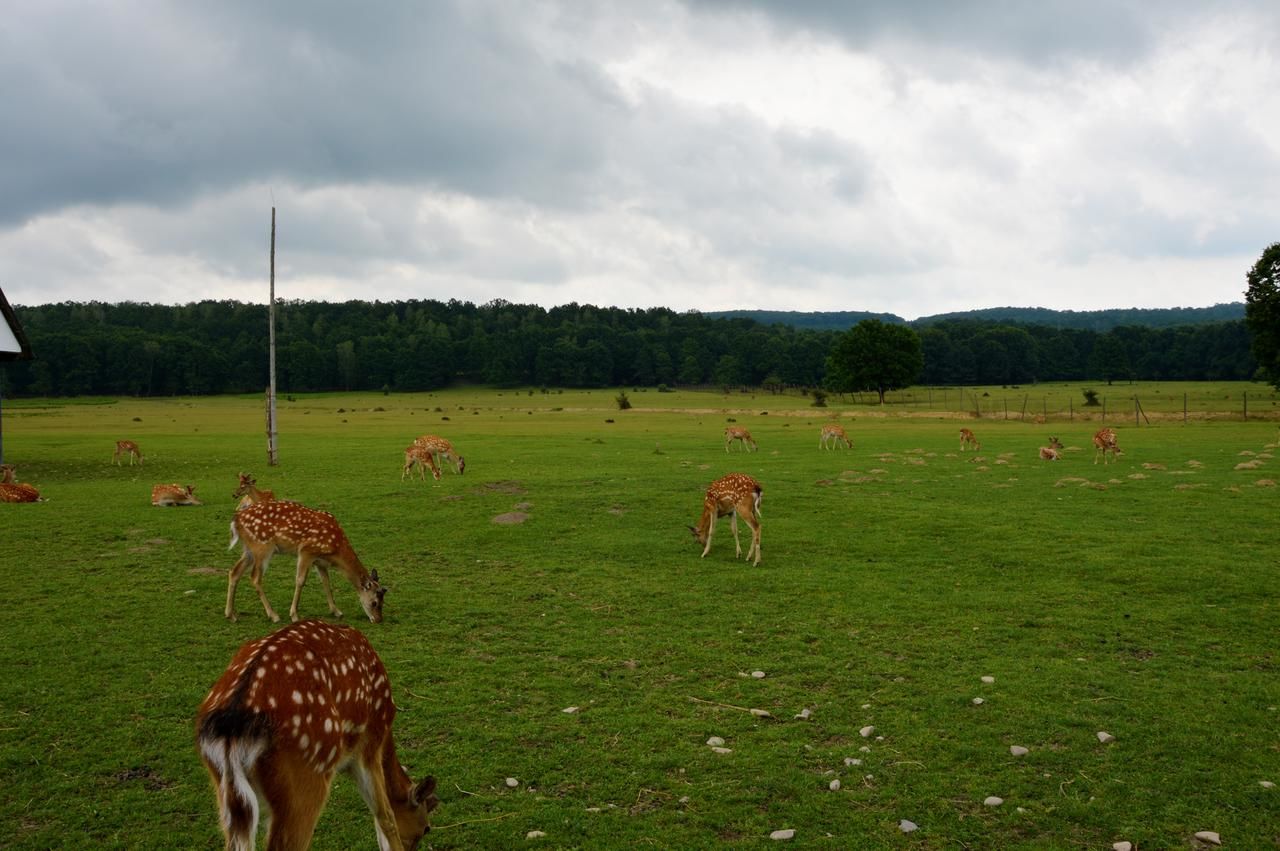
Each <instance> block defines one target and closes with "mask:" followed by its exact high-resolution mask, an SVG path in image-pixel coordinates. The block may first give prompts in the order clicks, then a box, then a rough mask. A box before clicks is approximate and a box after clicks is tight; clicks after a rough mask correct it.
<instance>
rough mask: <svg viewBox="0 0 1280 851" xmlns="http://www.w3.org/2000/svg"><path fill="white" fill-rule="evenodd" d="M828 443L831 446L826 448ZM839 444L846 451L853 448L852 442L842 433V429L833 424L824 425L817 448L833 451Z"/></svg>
mask: <svg viewBox="0 0 1280 851" xmlns="http://www.w3.org/2000/svg"><path fill="white" fill-rule="evenodd" d="M828 443H830V444H831V445H830V446H828V445H827V444H828ZM840 443H843V444H844V445H845V448H846V449H852V448H853V441H851V440H849V435H847V434H845V433H844V428H842V427H841V426H838V425H835V424H834V423H831V424H828V425H824V426H823V427H822V437H821V438H820V439H819V440H818V448H819V449H835V448H836V446H837V445H838V444H840Z"/></svg>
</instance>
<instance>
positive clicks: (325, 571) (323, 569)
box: [315, 561, 342, 618]
mask: <svg viewBox="0 0 1280 851" xmlns="http://www.w3.org/2000/svg"><path fill="white" fill-rule="evenodd" d="M315 568H316V573H318V574H320V584H321V585H323V586H324V598H325V600H327V601H328V603H329V614H331V615H333V616H334V617H335V618H340V617H342V612H341V611H339V610H338V604H337V603H335V602H334V601H333V586H332V585H330V584H329V568H328V566H327V565H325V564H324V563H323V562H320V561H317V562H316V563H315Z"/></svg>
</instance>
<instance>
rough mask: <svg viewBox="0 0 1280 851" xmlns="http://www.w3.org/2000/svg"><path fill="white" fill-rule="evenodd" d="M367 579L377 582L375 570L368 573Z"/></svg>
mask: <svg viewBox="0 0 1280 851" xmlns="http://www.w3.org/2000/svg"><path fill="white" fill-rule="evenodd" d="M369 577H370V578H371V579H372V580H373V581H374V582H377V581H378V571H377V570H376V569H375V570H373V571H371V572H370V573H369Z"/></svg>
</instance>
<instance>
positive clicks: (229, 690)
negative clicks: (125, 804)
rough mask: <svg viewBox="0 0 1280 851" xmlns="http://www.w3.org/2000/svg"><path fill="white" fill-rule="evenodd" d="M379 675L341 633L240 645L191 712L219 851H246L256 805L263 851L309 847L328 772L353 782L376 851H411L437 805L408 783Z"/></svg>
mask: <svg viewBox="0 0 1280 851" xmlns="http://www.w3.org/2000/svg"><path fill="white" fill-rule="evenodd" d="M395 716H396V705H395V702H394V700H393V699H392V696H391V684H390V682H388V680H387V669H386V667H385V666H384V665H383V664H382V660H381V659H379V658H378V654H377V653H376V652H374V649H373V647H371V646H370V645H369V641H368V640H367V639H366V638H365V637H364V635H363V634H361V633H360V632H359V631H358V630H355V629H352V628H351V627H346V626H338V625H333V624H327V623H325V622H323V621H320V620H305V621H302V622H300V623H295V624H290V625H288V626H286V627H283V628H282V629H279V630H277V631H275V632H274V633H272V634H270V635H268V636H266V637H264V638H260V639H258V640H256V641H251V642H249V643H247V644H245V645H244V646H242V647H241V648H240V649H239V650H238V651H237V652H236V654H235V656H234V657H232V659H231V664H230V665H229V666H228V667H227V669H226V671H224V672H223V674H222V676H221V677H219V678H218V681H217V682H216V683H214V684H213V688H212V689H211V690H210V692H209V694H208V696H207V697H205V699H204V701H203V702H202V703H201V704H200V709H199V711H198V712H197V714H196V724H195V727H196V747H197V748H198V749H199V751H200V759H201V761H202V762H204V767H205V768H206V769H207V770H208V772H209V778H210V780H212V781H213V790H214V794H215V796H216V797H217V801H218V822H219V824H220V825H221V827H222V832H223V835H224V836H225V838H226V847H227V848H228V849H251V848H253V847H254V842H255V839H256V836H257V833H258V822H259V820H260V816H261V815H262V810H263V805H265V806H266V811H267V812H266V814H267V817H268V819H269V822H268V825H269V826H268V827H267V848H268V849H277V848H282V849H283V848H290V849H301V848H308V847H310V845H311V837H312V834H314V832H315V828H316V822H317V821H319V819H320V813H321V812H322V811H323V810H324V805H325V800H326V799H327V798H328V796H329V789H330V787H331V786H332V785H333V777H334V774H335V773H337V771H338V770H339V769H341V770H343V771H345V772H346V773H347V774H348V775H350V776H351V777H352V778H353V779H354V780H355V782H356V786H357V787H358V788H359V789H360V794H361V796H362V797H363V798H364V800H365V803H366V804H367V805H368V807H369V811H370V812H371V813H373V819H374V829H375V830H376V831H377V836H378V847H379V848H383V849H395V851H400V849H414V848H416V847H417V846H418V843H419V842H421V841H422V837H423V835H424V834H426V833H427V832H428V831H429V830H431V823H430V814H431V811H432V810H434V809H435V808H436V807H437V806H438V805H439V803H440V802H439V800H438V799H437V798H436V796H435V789H436V779H435V778H434V777H427V778H425V779H424V780H422V781H421V782H419V783H414V782H413V780H412V779H411V778H410V777H409V774H408V773H407V772H406V771H405V770H404V767H403V766H401V764H400V759H399V757H398V756H397V754H396V743H395V740H394V738H393V737H392V733H391V726H392V724H393V722H394V721H395Z"/></svg>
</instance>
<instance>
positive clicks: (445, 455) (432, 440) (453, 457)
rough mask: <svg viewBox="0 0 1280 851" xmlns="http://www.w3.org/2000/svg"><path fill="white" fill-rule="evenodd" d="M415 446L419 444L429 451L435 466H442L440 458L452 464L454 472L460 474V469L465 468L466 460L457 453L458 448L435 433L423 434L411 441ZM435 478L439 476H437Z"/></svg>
mask: <svg viewBox="0 0 1280 851" xmlns="http://www.w3.org/2000/svg"><path fill="white" fill-rule="evenodd" d="M413 443H414V445H415V446H421V447H422V448H423V449H425V450H427V451H428V452H430V453H431V457H432V459H433V460H434V461H435V462H436V464H437V466H443V464H442V463H441V459H444V460H445V461H448V462H450V463H451V464H453V469H454V472H456V473H457V474H458V475H462V471H463V470H465V469H467V461H466V459H465V458H463V457H462V456H461V455H459V454H458V450H456V449H454V448H453V444H452V443H450V442H449V441H447V440H445V439H444V438H443V437H440V436H439V435H435V434H424V435H422V437H419V438H417V439H416V440H414V441H413ZM436 478H439V476H437V477H436Z"/></svg>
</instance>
